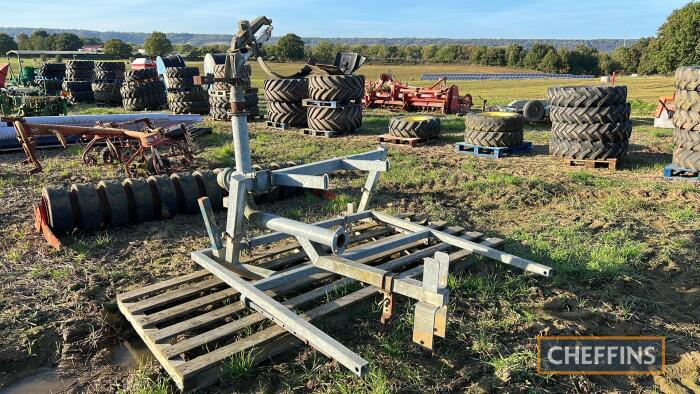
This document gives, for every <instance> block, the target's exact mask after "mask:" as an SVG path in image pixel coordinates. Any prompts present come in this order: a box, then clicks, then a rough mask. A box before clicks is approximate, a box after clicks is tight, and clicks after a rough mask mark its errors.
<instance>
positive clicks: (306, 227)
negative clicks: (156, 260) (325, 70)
mask: <svg viewBox="0 0 700 394" xmlns="http://www.w3.org/2000/svg"><path fill="white" fill-rule="evenodd" d="M238 27H239V31H238V33H236V35H235V36H234V37H233V40H232V42H231V48H230V49H229V51H228V52H227V58H226V63H225V76H224V78H211V77H210V76H205V77H200V78H198V82H199V83H211V82H224V83H230V84H231V85H232V88H231V95H230V100H231V101H230V103H231V107H230V110H231V115H232V117H231V131H232V134H233V144H234V153H235V166H236V167H235V169H231V168H229V169H226V170H224V171H222V172H220V173H219V175H218V179H217V180H218V182H219V184H220V185H221V186H222V187H224V188H225V189H227V190H228V192H229V195H228V197H227V200H226V201H225V203H226V204H225V205H226V207H227V217H226V230H225V231H224V232H223V234H220V233H219V230H218V229H217V228H216V223H215V221H214V216H213V213H212V209H211V204H210V202H209V200H208V199H207V198H206V197H203V198H201V199H200V200H199V205H200V209H201V212H202V216H203V218H204V222H205V225H206V228H207V232H208V235H209V239H210V242H211V247H210V248H207V249H204V250H201V251H196V252H193V253H192V259H193V260H194V261H196V262H197V263H198V264H199V265H201V266H202V267H204V268H205V269H207V270H208V271H209V272H211V273H212V274H213V275H215V276H216V277H218V278H219V279H221V280H222V281H223V282H225V283H226V284H228V285H230V286H231V287H232V288H234V289H235V290H237V291H238V292H239V293H240V298H241V302H242V303H243V305H245V306H247V307H249V308H252V309H253V310H256V311H258V312H260V313H261V314H263V315H264V316H265V317H267V318H269V319H271V320H272V321H274V322H275V323H276V324H278V325H280V326H281V327H283V328H284V329H286V330H287V331H289V332H290V333H291V334H293V335H294V336H296V337H298V338H299V339H301V340H302V341H303V342H304V343H306V344H308V345H311V346H312V347H313V348H315V349H316V350H318V351H320V352H321V353H323V354H324V355H326V356H328V357H330V358H333V359H335V360H337V361H338V362H339V363H341V364H342V365H344V366H345V367H347V368H348V369H350V370H351V371H353V372H354V373H355V374H357V375H359V376H363V375H364V374H365V373H366V372H367V361H365V360H364V359H363V358H361V357H360V356H359V355H357V354H355V353H354V352H353V351H351V350H350V349H348V348H347V347H345V346H344V345H343V344H341V343H339V342H338V341H336V340H335V339H333V338H331V337H330V336H329V335H328V334H326V333H325V332H323V331H321V330H320V329H318V328H317V327H315V326H314V325H312V324H311V323H310V322H309V321H307V319H305V318H304V317H303V316H299V315H297V314H296V313H294V312H293V311H292V310H290V309H289V308H287V307H285V306H284V305H282V304H281V303H280V302H278V301H276V300H275V299H273V298H272V297H271V296H269V295H268V294H267V293H266V292H267V291H268V290H270V289H273V288H275V287H276V286H279V285H280V284H283V283H289V282H294V281H298V280H302V279H304V278H306V277H308V276H310V275H314V274H318V273H320V272H323V271H328V272H332V273H336V274H339V275H341V276H344V277H347V278H351V279H354V280H357V281H359V282H363V283H365V284H367V285H371V286H374V287H376V288H378V289H379V291H380V292H381V293H382V294H383V296H384V313H383V315H382V322H385V321H387V320H388V318H389V317H390V316H391V313H392V310H393V306H394V304H395V298H396V295H403V296H406V297H409V298H412V299H415V300H416V301H417V303H416V304H415V320H414V322H415V323H414V327H413V341H414V342H416V343H418V344H420V345H422V346H424V347H427V348H429V349H432V347H433V339H434V336H438V337H445V330H446V326H447V305H448V300H449V290H448V289H447V278H448V273H449V266H450V258H449V256H448V254H446V253H443V252H436V253H435V254H434V255H433V256H432V257H427V258H425V259H424V262H423V275H422V277H423V279H422V281H419V280H416V279H412V278H404V277H401V276H399V275H395V274H393V273H392V272H390V271H386V270H383V269H381V268H378V267H373V266H370V265H366V264H362V263H360V262H358V261H359V260H360V259H363V258H367V257H370V256H373V255H376V254H380V253H384V254H386V252H387V251H391V250H396V251H397V252H400V251H402V250H405V248H406V247H408V245H411V244H415V243H416V242H425V243H428V242H430V241H431V240H437V241H439V242H442V243H446V244H449V245H451V246H453V247H456V248H459V249H463V250H465V251H469V252H472V253H477V254H480V255H483V256H486V257H489V258H492V259H494V260H497V261H500V262H501V263H504V264H508V265H511V266H515V267H518V268H521V269H523V270H525V271H530V272H532V273H535V274H538V275H542V276H550V275H551V273H552V269H551V268H550V267H547V266H544V265H541V264H538V263H535V262H532V261H529V260H526V259H523V258H520V257H517V256H514V255H511V254H508V253H505V252H502V251H499V250H496V249H493V248H490V247H488V246H485V245H483V244H478V243H475V242H471V241H469V240H466V239H464V238H461V237H459V236H454V235H450V234H449V233H447V232H443V231H438V230H435V229H433V228H430V227H428V226H424V225H422V224H418V223H415V222H409V221H406V220H403V219H401V218H398V217H394V216H390V215H387V214H383V213H380V212H376V211H373V210H369V209H368V203H369V200H370V196H371V193H372V191H373V190H374V188H375V186H376V184H377V182H378V180H379V176H380V174H381V173H382V172H385V171H387V170H388V169H389V163H388V162H387V160H386V156H387V149H386V148H385V147H384V146H379V147H378V148H377V149H376V150H373V151H369V152H365V153H360V154H356V155H352V156H346V157H338V158H333V159H329V160H324V161H319V162H315V163H309V164H304V165H299V166H294V167H288V168H284V169H279V170H274V171H253V169H252V165H251V157H250V147H249V141H248V124H247V113H246V112H245V111H244V98H243V97H244V95H243V84H242V81H241V78H243V77H246V76H247V75H245V73H246V71H245V68H244V67H243V66H244V65H245V64H246V62H247V60H248V59H249V58H250V57H251V56H256V57H261V56H262V53H261V48H262V44H263V43H264V42H265V41H267V40H268V39H269V38H270V35H271V32H272V21H271V20H269V19H268V18H266V17H258V18H257V19H255V20H253V21H252V22H249V21H245V20H244V21H240V22H239V25H238ZM339 170H357V171H364V172H367V174H368V175H367V180H366V182H365V185H364V188H363V189H362V193H361V197H360V201H359V203H358V204H357V206H355V205H354V204H350V205H351V206H350V207H349V209H348V212H347V213H346V214H345V215H344V216H340V217H337V218H335V219H330V220H326V221H322V222H318V223H315V224H307V223H303V222H301V221H297V220H292V219H288V218H284V217H281V216H277V215H274V214H271V213H266V212H263V211H260V210H259V209H258V208H257V207H256V205H255V203H254V200H253V197H254V196H255V195H257V194H261V193H265V192H267V191H269V190H271V189H273V188H275V187H278V186H282V185H284V186H295V187H305V188H310V189H318V190H328V189H329V177H328V173H330V172H334V171H339ZM244 220H245V221H248V222H249V223H250V224H252V225H255V226H257V227H260V228H264V229H269V230H272V231H273V232H272V233H270V234H267V235H263V236H259V237H255V238H251V239H246V238H245V237H244V227H243V224H244ZM368 220H373V221H376V222H378V223H382V224H385V225H387V226H389V227H392V228H394V229H395V230H397V232H398V234H397V235H396V236H392V237H388V238H386V239H385V240H382V242H379V243H372V244H371V245H369V246H362V245H361V246H358V247H354V248H352V249H351V250H348V251H346V247H347V245H348V243H349V241H350V239H351V236H352V234H351V231H349V230H348V229H349V228H351V226H352V225H353V224H354V223H358V222H362V221H368ZM288 238H295V239H296V240H297V241H298V243H299V245H300V247H301V248H302V249H303V251H304V252H305V254H306V255H307V257H308V259H309V261H310V264H309V263H307V264H302V265H301V266H299V267H296V268H291V269H288V270H285V271H282V272H280V273H274V272H270V271H268V270H265V269H262V268H260V267H256V266H255V265H252V264H242V263H240V260H239V257H240V254H241V251H242V250H244V249H247V248H255V247H259V246H264V245H269V244H272V243H275V242H278V241H281V240H284V239H288ZM247 279H248V280H247ZM249 280H251V281H249Z"/></svg>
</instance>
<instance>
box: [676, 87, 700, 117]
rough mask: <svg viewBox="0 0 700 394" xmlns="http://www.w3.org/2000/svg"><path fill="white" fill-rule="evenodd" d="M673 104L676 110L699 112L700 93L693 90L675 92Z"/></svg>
mask: <svg viewBox="0 0 700 394" xmlns="http://www.w3.org/2000/svg"><path fill="white" fill-rule="evenodd" d="M675 104H676V108H677V109H683V110H686V111H692V112H700V92H698V91H693V90H677V91H676V98H675Z"/></svg>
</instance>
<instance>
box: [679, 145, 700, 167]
mask: <svg viewBox="0 0 700 394" xmlns="http://www.w3.org/2000/svg"><path fill="white" fill-rule="evenodd" d="M673 164H675V165H677V166H679V167H682V168H685V169H688V170H692V171H700V152H698V151H693V150H686V149H681V148H676V149H674V150H673Z"/></svg>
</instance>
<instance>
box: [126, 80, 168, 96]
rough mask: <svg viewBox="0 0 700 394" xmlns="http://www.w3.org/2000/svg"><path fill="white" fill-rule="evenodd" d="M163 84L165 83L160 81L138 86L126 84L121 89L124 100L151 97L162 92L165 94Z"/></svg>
mask: <svg viewBox="0 0 700 394" xmlns="http://www.w3.org/2000/svg"><path fill="white" fill-rule="evenodd" d="M162 84H163V83H162V82H160V81H151V82H146V83H138V84H134V83H128V84H127V83H125V84H123V85H122V87H121V88H120V93H121V95H122V97H124V98H134V97H143V96H150V95H153V94H157V93H161V92H163V94H165V89H162V86H163V85H162Z"/></svg>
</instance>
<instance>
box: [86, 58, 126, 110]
mask: <svg viewBox="0 0 700 394" xmlns="http://www.w3.org/2000/svg"><path fill="white" fill-rule="evenodd" d="M124 69H125V65H124V63H122V62H95V80H94V81H93V82H92V92H93V94H94V95H95V102H97V103H100V104H106V105H115V104H117V105H118V104H121V102H122V96H121V93H120V92H119V90H120V89H121V87H122V83H123V82H124Z"/></svg>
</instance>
